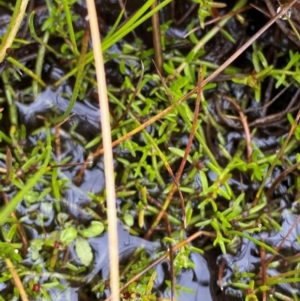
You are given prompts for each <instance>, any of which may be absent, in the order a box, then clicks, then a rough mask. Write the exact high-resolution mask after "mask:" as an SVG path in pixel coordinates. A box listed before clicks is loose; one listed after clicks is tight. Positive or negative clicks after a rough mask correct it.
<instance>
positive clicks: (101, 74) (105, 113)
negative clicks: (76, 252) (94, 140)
mask: <svg viewBox="0 0 300 301" xmlns="http://www.w3.org/2000/svg"><path fill="white" fill-rule="evenodd" d="M87 7H88V15H89V22H90V28H91V36H92V43H93V48H94V59H95V66H96V75H97V83H98V95H99V104H100V115H101V116H100V118H101V124H102V136H103V147H104V169H105V180H106V201H107V219H108V240H109V257H110V290H111V296H112V300H113V301H119V251H118V232H117V210H116V204H115V179H114V167H113V155H112V145H111V129H110V120H109V116H110V114H109V107H108V98H107V87H106V79H105V70H104V61H103V56H102V50H101V41H100V32H99V25H98V19H97V13H96V7H95V1H93V0H87Z"/></svg>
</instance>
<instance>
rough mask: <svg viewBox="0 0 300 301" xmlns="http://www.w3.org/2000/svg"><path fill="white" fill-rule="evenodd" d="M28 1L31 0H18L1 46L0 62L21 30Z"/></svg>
mask: <svg viewBox="0 0 300 301" xmlns="http://www.w3.org/2000/svg"><path fill="white" fill-rule="evenodd" d="M28 1H29V0H17V3H16V5H15V9H14V13H13V15H12V17H11V21H10V23H9V26H8V29H7V32H6V34H5V36H4V38H3V41H2V44H1V46H0V63H1V62H3V60H4V58H5V55H6V49H7V48H9V47H10V46H11V45H12V43H13V40H14V38H15V36H16V34H17V32H18V30H19V27H20V24H21V22H22V20H23V17H24V15H25V11H26V7H27V4H28Z"/></svg>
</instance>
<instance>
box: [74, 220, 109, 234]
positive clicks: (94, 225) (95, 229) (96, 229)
mask: <svg viewBox="0 0 300 301" xmlns="http://www.w3.org/2000/svg"><path fill="white" fill-rule="evenodd" d="M103 231H104V225H103V224H102V223H101V222H98V221H92V222H91V224H90V226H89V227H88V228H86V229H80V230H79V233H80V234H81V235H82V236H83V237H86V238H88V237H95V236H97V235H100V234H101V233H102V232H103Z"/></svg>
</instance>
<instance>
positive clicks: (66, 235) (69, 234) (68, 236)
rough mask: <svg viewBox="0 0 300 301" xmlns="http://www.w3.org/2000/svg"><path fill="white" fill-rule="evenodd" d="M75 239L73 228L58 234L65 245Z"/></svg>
mask: <svg viewBox="0 0 300 301" xmlns="http://www.w3.org/2000/svg"><path fill="white" fill-rule="evenodd" d="M76 237H77V230H76V229H75V228H74V227H70V228H67V229H65V230H63V231H62V232H61V234H60V240H61V242H62V243H64V244H65V245H69V244H70V243H71V242H72V241H73V240H74V239H75V238H76Z"/></svg>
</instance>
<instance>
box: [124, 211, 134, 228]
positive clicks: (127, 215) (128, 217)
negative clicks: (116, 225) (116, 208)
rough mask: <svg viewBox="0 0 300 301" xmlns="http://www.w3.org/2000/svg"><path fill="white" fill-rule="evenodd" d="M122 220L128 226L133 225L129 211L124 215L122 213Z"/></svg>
mask: <svg viewBox="0 0 300 301" xmlns="http://www.w3.org/2000/svg"><path fill="white" fill-rule="evenodd" d="M124 222H125V224H126V225H127V226H129V227H131V226H133V224H134V219H133V216H132V215H131V214H130V213H129V212H126V213H125V215H124Z"/></svg>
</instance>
